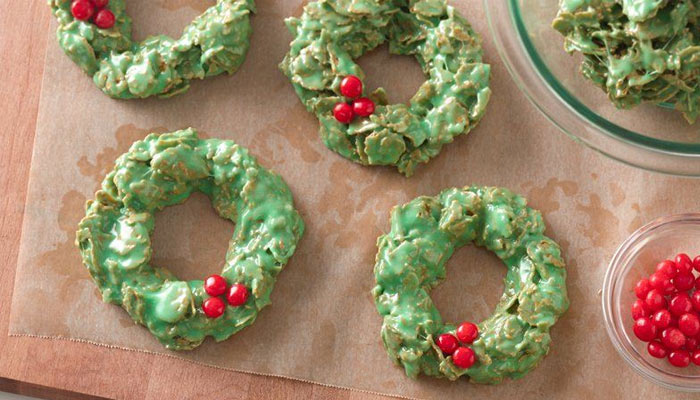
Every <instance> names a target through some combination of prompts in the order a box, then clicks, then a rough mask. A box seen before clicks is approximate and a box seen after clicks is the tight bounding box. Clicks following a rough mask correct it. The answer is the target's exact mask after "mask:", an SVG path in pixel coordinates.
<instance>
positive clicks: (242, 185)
mask: <svg viewBox="0 0 700 400" xmlns="http://www.w3.org/2000/svg"><path fill="white" fill-rule="evenodd" d="M193 191H199V192H202V193H204V194H206V195H207V196H208V197H209V198H210V199H211V201H212V205H213V206H214V208H215V209H216V211H217V212H218V214H219V215H220V216H221V217H223V218H226V219H228V220H231V221H232V222H234V223H235V224H236V228H235V230H234V233H233V238H232V239H231V241H230V243H229V249H228V251H227V253H226V262H225V264H224V267H223V271H222V272H221V275H214V276H213V277H209V278H208V279H207V280H206V282H203V281H200V280H193V281H181V280H179V279H178V278H177V277H176V276H174V275H173V274H172V273H171V272H170V271H168V270H167V269H166V268H163V267H158V266H155V265H152V264H151V263H150V260H151V255H152V249H151V237H150V236H151V233H152V232H153V228H154V222H155V217H154V213H155V212H156V211H159V210H161V209H163V208H165V207H168V206H172V205H176V204H180V203H183V202H184V201H185V200H186V199H187V198H188V197H189V195H190V194H191V193H192V192H193ZM303 231H304V223H303V221H302V219H301V217H300V216H299V213H298V212H297V210H296V209H295V208H294V204H293V200H292V194H291V192H290V191H289V188H288V187H287V185H286V184H285V183H284V181H283V180H282V178H281V177H280V176H279V175H277V174H275V173H273V172H271V171H269V170H267V169H265V168H262V167H261V166H260V165H258V163H257V161H256V160H255V158H253V157H252V156H251V155H250V154H248V151H247V150H246V149H244V148H242V147H240V146H238V145H236V144H235V143H233V142H232V141H228V140H218V139H207V140H200V139H199V138H198V137H197V134H196V132H195V131H194V130H192V129H187V130H184V131H178V132H174V133H167V134H162V135H156V134H150V135H148V136H147V137H146V138H145V139H144V140H143V141H138V142H136V143H134V144H133V145H132V146H131V149H130V150H129V152H127V153H125V154H123V155H122V156H120V157H119V158H118V159H117V161H116V165H115V167H114V170H113V171H112V172H110V173H109V174H108V175H107V177H106V178H105V180H104V181H103V182H102V189H100V190H99V191H98V192H97V193H96V194H95V199H94V200H91V201H88V203H87V212H86V216H85V218H83V220H82V221H80V225H79V226H78V232H77V238H76V243H77V245H78V246H79V248H80V253H81V255H82V258H83V263H84V264H85V266H86V267H87V269H88V271H89V272H90V275H91V276H92V278H93V280H94V281H95V283H96V284H97V286H98V287H99V289H100V291H101V292H102V298H103V300H104V301H105V302H108V303H113V304H117V305H120V306H122V307H123V308H124V309H125V310H126V311H127V312H128V313H129V315H130V316H131V318H133V320H134V321H135V322H137V323H139V324H142V325H144V326H146V328H148V329H149V330H150V331H151V333H152V334H153V335H154V336H155V337H156V338H158V340H159V341H160V342H161V343H162V344H163V345H164V346H165V347H167V348H169V349H174V350H187V349H192V348H195V347H197V346H199V345H200V344H201V343H202V341H203V340H204V339H205V337H206V336H212V337H214V339H216V341H221V340H225V339H227V338H228V337H230V336H231V335H233V334H234V333H236V332H238V331H240V330H241V329H243V328H245V327H246V326H248V325H251V324H252V323H253V322H254V321H255V318H256V317H257V315H258V312H259V311H260V310H261V309H262V308H263V307H265V306H266V305H268V304H269V303H270V293H271V292H272V288H273V286H274V283H275V279H276V277H277V274H279V272H280V271H281V270H282V268H283V267H284V265H285V264H286V263H287V260H289V258H290V257H291V256H292V254H294V250H295V249H296V246H297V242H298V241H299V239H300V238H301V236H302V234H303ZM228 285H230V288H227V286H228ZM225 292H227V293H225ZM224 294H226V296H225V297H226V300H227V303H228V304H227V305H226V304H224V300H222V299H221V298H220V297H217V296H222V295H224Z"/></svg>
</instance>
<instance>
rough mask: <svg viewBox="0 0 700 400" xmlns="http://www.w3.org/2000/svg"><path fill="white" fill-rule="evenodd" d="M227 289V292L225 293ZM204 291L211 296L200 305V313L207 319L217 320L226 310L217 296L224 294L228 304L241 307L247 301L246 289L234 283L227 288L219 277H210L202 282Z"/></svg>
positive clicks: (221, 277) (240, 284) (224, 280)
mask: <svg viewBox="0 0 700 400" xmlns="http://www.w3.org/2000/svg"><path fill="white" fill-rule="evenodd" d="M227 289H228V292H227ZM204 291H205V292H207V294H208V295H209V296H212V297H210V298H208V299H206V300H204V302H203V303H202V311H204V314H205V315H206V316H207V317H209V318H218V317H220V316H221V315H223V313H224V310H226V304H224V301H223V300H221V298H220V297H219V296H221V295H223V294H224V293H226V300H228V304H230V305H231V306H233V307H238V306H242V305H243V304H245V302H246V301H247V300H248V288H247V287H245V285H244V284H242V283H234V284H233V285H231V287H228V288H227V283H226V279H224V277H223V276H221V275H210V276H208V277H207V279H205V280H204Z"/></svg>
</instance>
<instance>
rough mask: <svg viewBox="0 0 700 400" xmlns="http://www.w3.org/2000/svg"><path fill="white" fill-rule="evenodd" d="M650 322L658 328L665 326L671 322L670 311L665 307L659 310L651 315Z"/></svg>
mask: <svg viewBox="0 0 700 400" xmlns="http://www.w3.org/2000/svg"><path fill="white" fill-rule="evenodd" d="M651 322H653V323H654V325H655V326H656V327H657V328H659V329H664V328H667V327H668V326H669V325H670V324H671V313H670V312H668V310H666V309H662V310H659V311H657V312H655V313H654V315H652V316H651Z"/></svg>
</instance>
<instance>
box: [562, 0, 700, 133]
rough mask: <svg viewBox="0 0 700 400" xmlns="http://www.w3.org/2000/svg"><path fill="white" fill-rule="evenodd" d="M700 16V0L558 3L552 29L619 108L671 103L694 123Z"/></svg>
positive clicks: (698, 89)
mask: <svg viewBox="0 0 700 400" xmlns="http://www.w3.org/2000/svg"><path fill="white" fill-rule="evenodd" d="M698 16H700V1H698V0H673V1H670V0H560V1H559V12H558V14H557V17H556V19H555V20H554V23H553V26H554V28H555V29H556V30H558V31H559V32H561V33H562V34H563V35H564V36H565V42H564V48H565V49H566V51H567V52H569V53H574V52H579V53H581V54H582V55H583V63H582V64H581V72H582V73H583V75H584V76H585V77H586V78H588V79H590V80H591V81H592V82H593V83H594V84H595V85H597V86H599V87H600V88H602V89H603V90H604V91H605V92H606V93H607V94H608V97H609V98H610V100H611V101H612V102H613V104H615V106H617V107H619V108H625V109H627V108H632V107H634V106H636V105H638V104H640V103H641V102H645V101H646V102H651V103H654V104H659V103H668V104H671V105H673V106H674V107H675V108H676V109H677V110H679V111H681V112H682V113H683V115H684V116H685V118H686V119H687V120H688V121H689V122H691V123H692V122H694V121H695V119H696V118H697V117H698V99H699V98H700V85H699V83H700V81H699V80H698V77H699V76H700V74H699V73H698V71H700V31H699V30H698V29H700V28H699V26H698V25H697V24H696V22H697V20H698Z"/></svg>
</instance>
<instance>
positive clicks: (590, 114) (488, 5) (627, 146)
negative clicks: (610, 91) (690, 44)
mask: <svg viewBox="0 0 700 400" xmlns="http://www.w3.org/2000/svg"><path fill="white" fill-rule="evenodd" d="M484 8H485V9H486V14H487V17H488V21H489V26H490V29H491V32H492V35H493V38H494V41H495V42H496V46H497V48H498V52H499V54H500V55H501V58H502V59H503V61H504V62H505V65H506V67H507V68H508V71H509V72H510V74H511V75H512V76H513V79H514V80H515V82H516V83H517V85H518V86H519V87H520V89H521V90H522V91H523V92H524V93H525V95H526V96H527V97H528V98H529V99H530V100H531V101H532V103H533V104H534V105H535V106H536V107H537V108H538V109H539V110H540V111H541V112H542V113H544V115H545V116H546V117H547V118H548V119H549V120H550V121H552V122H553V123H554V124H555V125H556V126H557V127H559V128H560V129H561V130H562V131H563V132H564V133H566V134H567V135H569V136H570V137H572V138H573V139H575V140H576V141H579V142H581V143H583V144H585V145H587V146H589V147H591V148H593V149H595V150H597V151H598V152H600V153H603V154H605V155H606V156H608V157H611V158H614V159H616V160H619V161H622V162H624V163H627V164H630V165H633V166H636V167H640V168H644V169H647V170H652V171H657V172H663V173H668V174H673V175H683V176H695V177H700V122H698V123H696V124H694V125H691V124H688V123H687V122H686V121H685V119H684V118H683V116H682V114H681V113H679V112H677V111H674V110H672V109H670V108H668V107H662V106H656V105H653V104H643V105H641V106H638V107H636V108H634V109H632V110H619V109H617V108H615V106H613V105H612V104H611V103H610V101H608V99H607V96H606V94H605V93H604V92H603V91H602V90H601V89H599V88H598V87H596V86H594V85H593V84H592V83H591V82H589V81H588V80H587V79H585V78H584V77H583V76H582V75H581V74H580V72H579V65H580V62H581V56H580V55H569V54H568V53H566V52H565V51H564V47H563V46H564V39H563V37H562V36H561V34H559V32H557V31H555V30H554V29H553V28H552V27H551V24H552V20H553V19H554V17H555V16H556V13H557V9H558V0H538V1H532V0H484Z"/></svg>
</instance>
